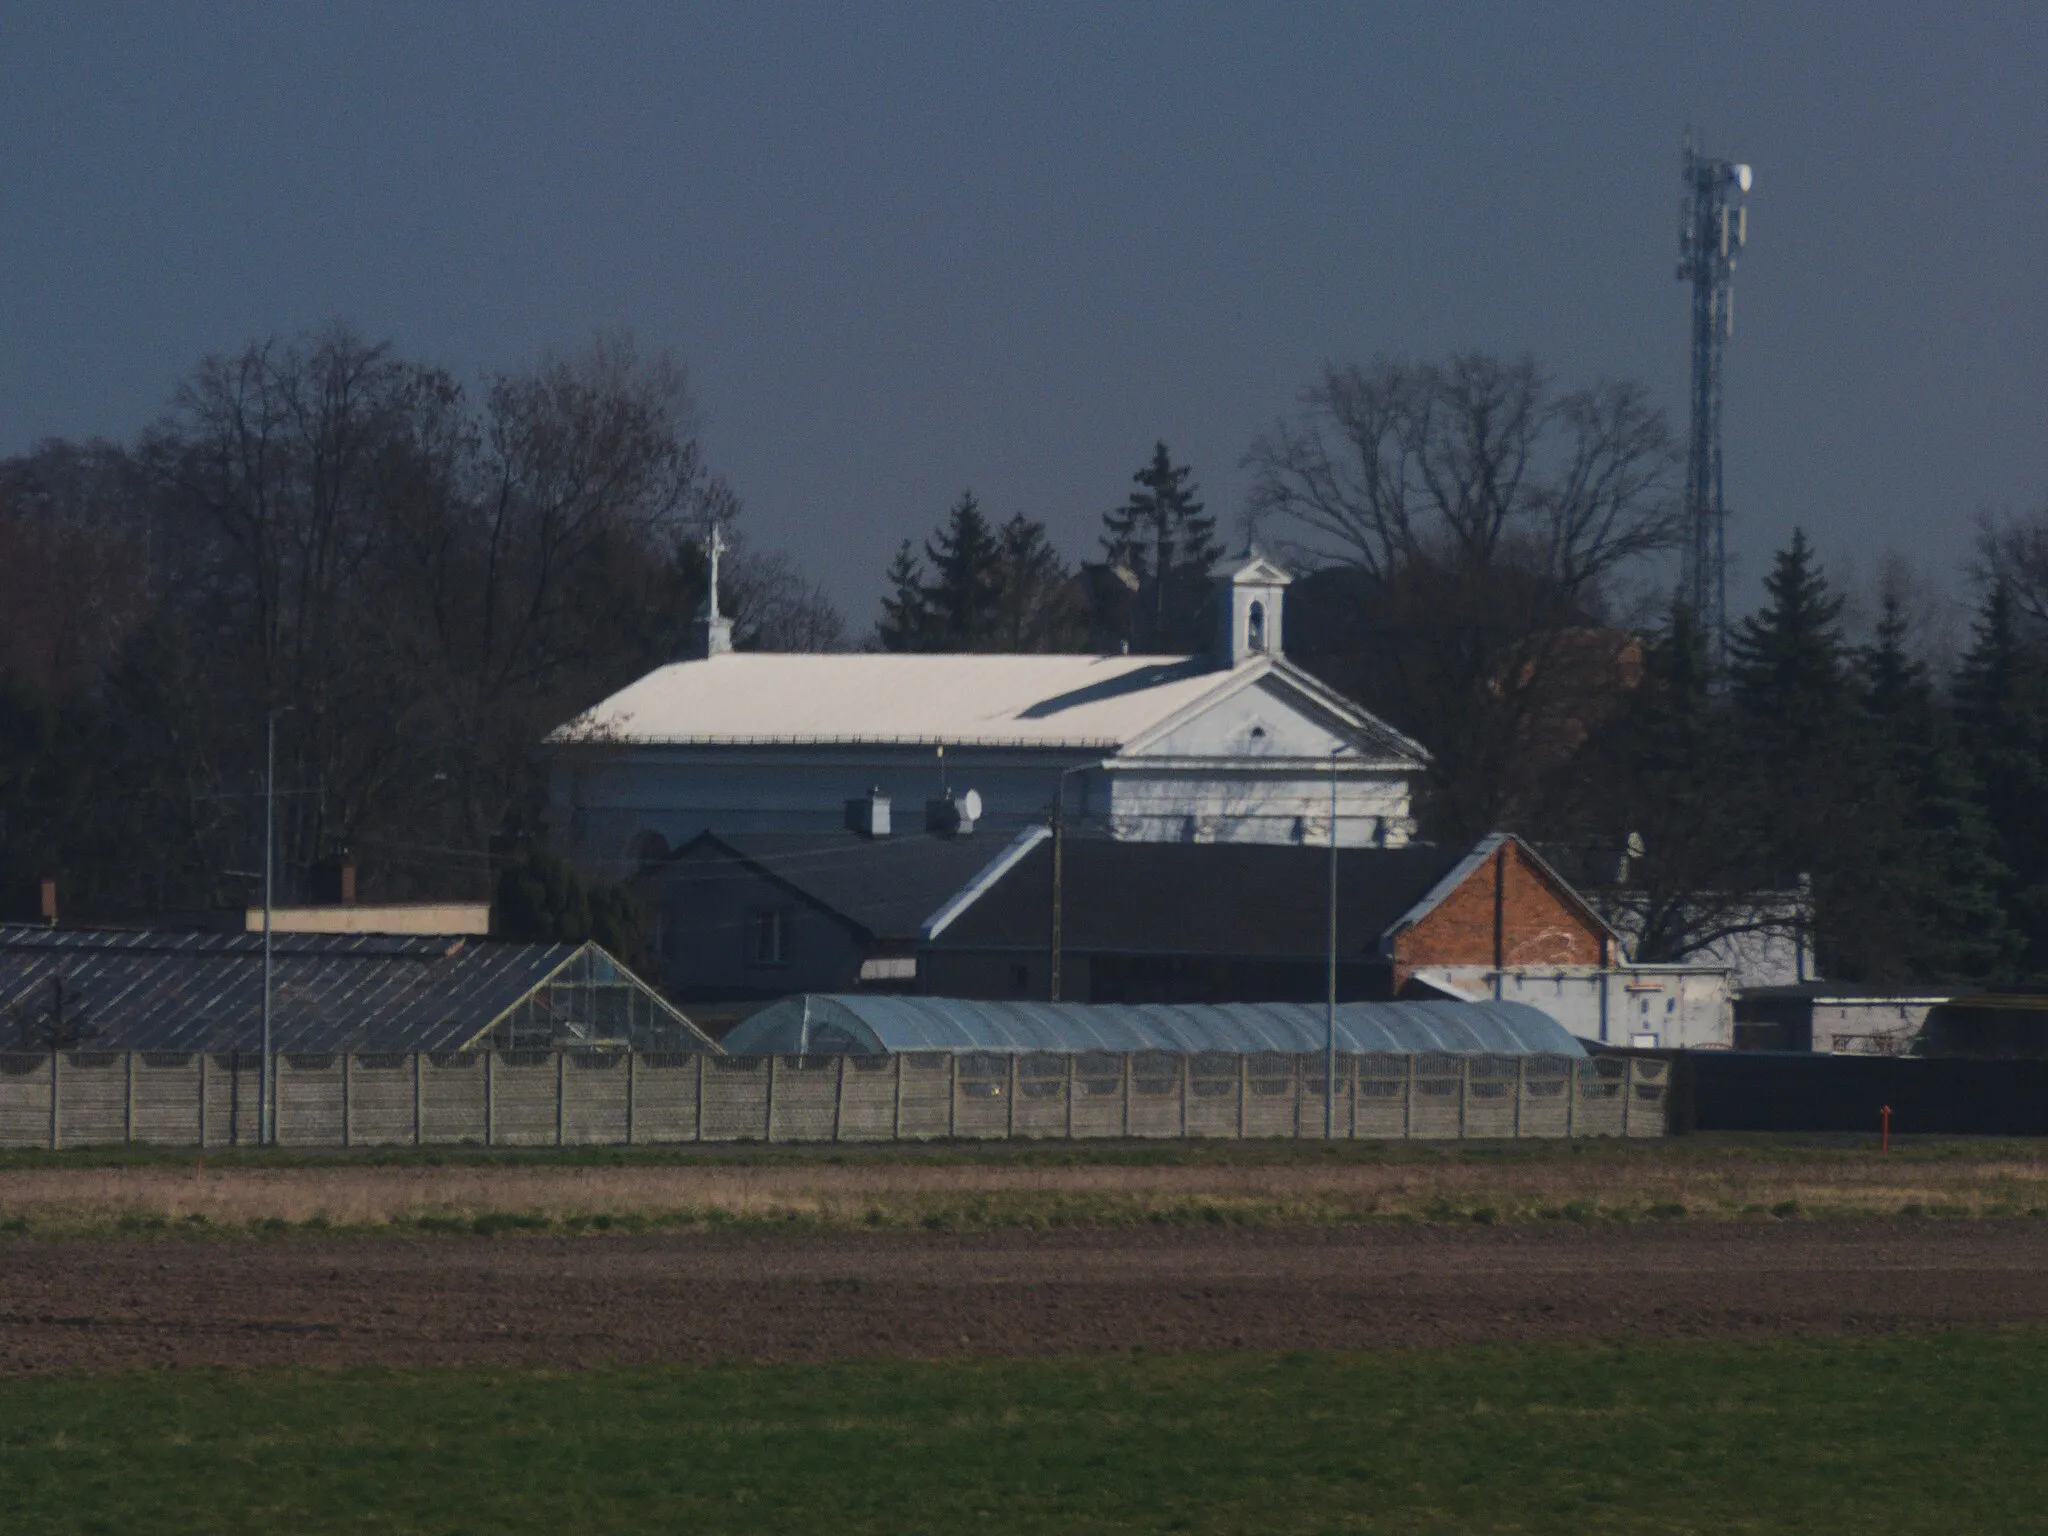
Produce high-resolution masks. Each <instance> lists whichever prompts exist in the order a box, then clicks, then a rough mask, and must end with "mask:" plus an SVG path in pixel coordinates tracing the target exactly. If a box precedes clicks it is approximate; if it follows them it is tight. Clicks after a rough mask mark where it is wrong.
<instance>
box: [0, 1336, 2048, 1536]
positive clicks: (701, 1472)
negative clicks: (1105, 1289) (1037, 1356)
mask: <svg viewBox="0 0 2048 1536" xmlns="http://www.w3.org/2000/svg"><path fill="white" fill-rule="evenodd" d="M2044 1383H2048V1335H2042V1334H2038V1333H1974V1334H1972V1333H1957V1334H1948V1335H1943V1336H1935V1337H1919V1338H1892V1339H1881V1340H1849V1341H1833V1342H1826V1343H1799V1342H1775V1343H1767V1344H1711V1345H1687V1344H1670V1345H1658V1346H1654V1347H1631V1348H1626V1349H1624V1348H1618V1347H1583V1346H1580V1347H1567V1346H1522V1347H1501V1346H1495V1347H1488V1348H1482V1349H1459V1350H1453V1351H1415V1352H1404V1353H1392V1354H1385V1355H1375V1356H1338V1355H1287V1356H1280V1357H1272V1356H1249V1355H1247V1356H1222V1357H1163V1356H1162V1357H1135V1358H1117V1359H1111V1360H1102V1361H1072V1360H1061V1361H1041V1362H990V1363H974V1364H910V1363H899V1364H867V1365H861V1364H844V1365H834V1366H825V1367H773V1368H763V1367H745V1366H727V1367H721V1368H716V1369H711V1370H703V1371H657V1370H645V1369H621V1368H606V1369H599V1370H593V1371H589V1372H584V1373H575V1374H568V1375H542V1374H535V1373H512V1372H502V1371H485V1370H471V1371H453V1370H448V1371H408V1372H359V1373H347V1374H339V1375H318V1374H310V1373H307V1374H297V1373H293V1374H198V1375H173V1374H135V1375H118V1376H105V1377H69V1378H42V1379H21V1378H17V1379H12V1380H4V1379H0V1530H4V1531H6V1532H8V1533H10V1536H15V1533H30V1532H45V1531H78V1532H122V1533H127V1532H166V1533H174V1532H187V1531H191V1532H199V1531H205V1532H240V1531H251V1532H256V1531H261V1532H265V1533H275V1532H285V1531H289V1532H294V1533H300V1532H304V1533H320V1532H398V1531H422V1532H442V1533H454V1532H478V1533H482V1532H506V1533H520V1532H529V1531H531V1532H542V1531H545V1532H550V1533H561V1532H577V1533H579V1536H581V1533H606V1532H646V1531H670V1530H675V1531H705V1532H728V1531H729V1532H747V1531H771V1532H777V1533H782V1536H790V1533H800V1532H808V1531H814V1530H818V1531H823V1530H831V1531H875V1532H923V1531H932V1532H940V1531H944V1532H949V1533H951V1532H958V1531H961V1530H966V1529H976V1530H988V1531H1005V1532H1010V1531H1015V1532H1096V1531H1202V1532H1244V1531H1289V1532H1295V1531H1301V1532H1310V1531H1363V1532H1390V1533H1393V1532H1398V1533H1423V1532H1446V1533H1448V1532H1519V1533H1545V1532H1572V1533H1583V1532H1638V1531H1640V1532H1702V1533H1705V1532H1714V1533H1721V1532H1776V1531H1785V1532H1800V1533H1814V1536H1822V1533H1832V1532H1842V1533H1848V1532H1855V1533H1858V1536H1869V1533H1893V1532H1928V1533H1935V1532H1940V1533H1943V1536H1947V1533H1951V1532H1957V1531H1983V1532H2013V1531H2026V1530H2041V1529H2044V1527H2048V1456H2043V1455H2042V1454H2041V1450H2040V1447H2041V1444H2042V1441H2043V1438H2044V1435H2048V1385H2044Z"/></svg>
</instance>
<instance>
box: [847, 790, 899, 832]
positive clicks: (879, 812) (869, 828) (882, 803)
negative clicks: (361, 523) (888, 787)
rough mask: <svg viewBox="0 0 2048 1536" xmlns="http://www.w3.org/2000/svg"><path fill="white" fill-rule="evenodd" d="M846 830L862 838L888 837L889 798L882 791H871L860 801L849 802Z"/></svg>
mask: <svg viewBox="0 0 2048 1536" xmlns="http://www.w3.org/2000/svg"><path fill="white" fill-rule="evenodd" d="M846 828H847V830H848V831H849V832H858V833H859V834H860V835H861V836H862V837H887V836H888V835H889V797H888V796H887V795H885V794H883V793H882V792H881V790H880V789H871V790H869V791H868V792H867V793H866V794H864V795H862V796H860V797H859V798H858V799H855V800H849V801H847V802H846Z"/></svg>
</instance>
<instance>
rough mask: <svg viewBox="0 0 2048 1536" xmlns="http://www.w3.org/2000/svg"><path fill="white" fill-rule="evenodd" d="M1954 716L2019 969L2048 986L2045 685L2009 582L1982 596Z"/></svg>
mask: <svg viewBox="0 0 2048 1536" xmlns="http://www.w3.org/2000/svg"><path fill="white" fill-rule="evenodd" d="M1955 714H1956V724H1957V728H1958V730H1959V732H1960V735H1961V737H1962V745H1963V749H1964V751H1965V753H1966V754H1967V755H1968V758H1969V762H1970V766H1971V768H1972V769H1973V770H1974V772H1975V774H1976V779H1977V784H1978V787H1979V795H1980V802H1981V804H1982V806H1983V810H1984V815H1985V817H1986V819H1987V820H1988V821H1989V822H1990V825H1991V830H1992V836H1993V842H1994V847H1995V849H1996V851H1997V855H1998V857H1999V859H2000V861H2001V862H2002V863H2003V865H2004V867H2005V879H2004V882H2003V886H2002V890H2001V895H2002V898H2003V905H2004V908H2005V914H2006V919H2007V921H2008V922H2009V923H2010V924H2011V926H2012V927H2013V928H2014V929H2015V930H2016V931H2017V934H2018V942H2019V946H2020V968H2021V970H2022V971H2023V972H2024V973H2025V974H2026V975H2028V976H2030V977H2032V978H2035V979H2039V978H2041V977H2044V976H2048V675H2044V667H2043V661H2042V657H2041V654H2040V652H2039V651H2038V650H2037V649H2036V647H2035V646H2034V645H2033V644H2032V643H2031V642H2030V641H2029V640H2028V638H2027V637H2026V636H2025V635H2023V634H2022V633H2021V631H2020V621H2019V616H2018V613H2017V612H2016V610H2015V606H2014V603H2013V597H2012V592H2011V590H2010V588H2008V587H2007V586H2006V584H2005V583H2004V582H1997V583H1994V584H1993V585H1992V587H1991V589H1990V590H1989V591H1988V592H1987V593H1986V594H1985V598H1984V606H1983V609H1982V611H1981V612H1980V613H1979V615H1978V618H1977V623H1976V628H1975V634H1974V639H1973V643H1972V645H1971V647H1970V650H1969V653H1968V654H1967V655H1966V656H1964V658H1963V660H1962V664H1961V666H1960V667H1959V668H1958V669H1957V672H1956V679H1955Z"/></svg>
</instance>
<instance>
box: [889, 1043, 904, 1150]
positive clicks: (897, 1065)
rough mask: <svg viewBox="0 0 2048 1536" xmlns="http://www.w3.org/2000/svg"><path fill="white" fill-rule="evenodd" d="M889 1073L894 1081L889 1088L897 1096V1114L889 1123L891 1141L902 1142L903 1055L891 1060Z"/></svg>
mask: <svg viewBox="0 0 2048 1536" xmlns="http://www.w3.org/2000/svg"><path fill="white" fill-rule="evenodd" d="M889 1072H890V1076H891V1079H892V1081H891V1082H890V1084H889V1087H890V1089H891V1091H892V1092H893V1093H894V1094H895V1096H896V1112H895V1114H894V1115H893V1116H892V1117H891V1119H890V1121H889V1139H890V1140H891V1141H901V1140H902V1139H903V1058H902V1056H901V1055H897V1056H893V1057H891V1058H890V1061H889Z"/></svg>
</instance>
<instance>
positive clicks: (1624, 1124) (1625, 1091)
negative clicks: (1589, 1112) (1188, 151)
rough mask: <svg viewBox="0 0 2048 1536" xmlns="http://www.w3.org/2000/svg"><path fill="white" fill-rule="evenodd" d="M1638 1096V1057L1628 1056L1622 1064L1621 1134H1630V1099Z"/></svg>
mask: <svg viewBox="0 0 2048 1536" xmlns="http://www.w3.org/2000/svg"><path fill="white" fill-rule="evenodd" d="M1635 1096H1636V1059H1635V1057H1633V1056H1630V1057H1627V1058H1625V1059H1624V1060H1623V1061H1622V1064H1621V1134H1622V1136H1623V1137H1624V1138H1625V1137H1627V1135H1628V1120H1629V1100H1630V1099H1632V1098H1634V1097H1635Z"/></svg>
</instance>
